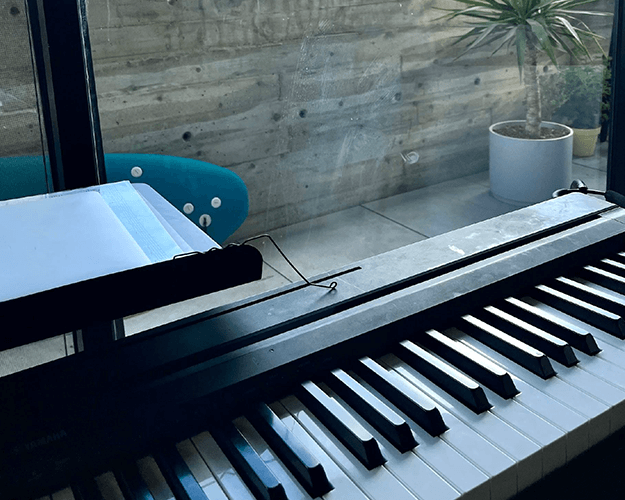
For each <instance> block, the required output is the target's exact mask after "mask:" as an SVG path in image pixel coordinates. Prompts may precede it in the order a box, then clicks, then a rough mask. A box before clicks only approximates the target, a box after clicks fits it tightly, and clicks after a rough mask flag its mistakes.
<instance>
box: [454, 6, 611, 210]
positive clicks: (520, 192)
mask: <svg viewBox="0 0 625 500" xmlns="http://www.w3.org/2000/svg"><path fill="white" fill-rule="evenodd" d="M456 1H458V2H460V3H462V4H464V5H463V6H462V7H460V8H454V9H443V10H445V11H447V14H446V15H445V16H444V17H445V18H447V19H450V20H451V19H455V18H458V17H463V18H467V19H468V21H467V24H469V25H470V26H471V29H470V30H469V31H468V32H467V33H465V34H464V35H462V36H461V37H460V38H459V39H458V40H457V41H456V42H455V43H459V42H462V41H465V40H467V41H470V43H469V45H468V46H467V51H469V50H473V49H477V48H479V47H483V46H485V45H487V44H491V43H494V42H496V46H495V49H494V51H493V52H492V54H495V53H497V52H498V51H499V50H501V49H502V48H506V49H510V48H512V47H515V49H516V58H517V65H518V68H519V76H520V78H521V80H522V81H523V83H524V86H525V96H526V106H527V110H526V118H525V121H520V120H517V121H513V122H502V123H496V124H493V125H491V127H490V129H489V130H490V162H489V172H490V183H491V193H492V194H493V195H494V196H495V197H496V198H498V199H501V200H503V201H506V202H509V203H514V204H521V205H523V204H530V203H535V202H538V201H542V200H545V199H547V198H549V197H550V196H551V193H552V192H553V191H554V190H556V189H558V188H561V187H566V186H567V185H568V184H569V183H570V178H571V162H572V148H573V131H572V130H571V129H570V128H569V127H567V126H565V125H561V124H557V123H552V122H542V120H541V99H540V86H539V77H538V75H539V73H538V64H539V56H540V54H541V53H544V54H546V55H547V56H548V57H549V59H550V60H551V61H552V62H553V63H554V64H555V65H556V66H557V60H556V52H558V51H560V52H564V53H568V54H569V55H570V56H571V57H572V58H576V55H577V54H578V53H582V54H585V55H586V56H587V57H589V58H590V57H591V56H590V52H589V50H588V47H587V46H586V43H587V42H588V41H592V42H595V43H596V44H597V46H598V47H599V48H600V49H601V46H600V45H599V42H598V40H599V39H600V38H601V37H600V36H599V35H598V34H596V33H594V32H593V31H592V30H590V28H589V27H588V26H587V25H586V24H585V23H584V22H583V21H581V20H580V19H579V18H578V16H581V15H591V16H606V15H610V14H609V13H604V12H592V11H584V10H577V9H578V8H579V7H580V6H582V5H584V4H588V3H593V2H595V1H596V0H456ZM461 55H462V54H461Z"/></svg>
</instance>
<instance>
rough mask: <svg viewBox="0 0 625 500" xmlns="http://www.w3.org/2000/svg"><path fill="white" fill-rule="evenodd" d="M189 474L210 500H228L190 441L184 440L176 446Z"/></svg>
mask: <svg viewBox="0 0 625 500" xmlns="http://www.w3.org/2000/svg"><path fill="white" fill-rule="evenodd" d="M176 448H178V452H179V453H180V456H181V457H182V459H183V460H184V461H185V462H186V464H187V466H188V467H189V470H190V471H191V474H193V477H194V478H195V480H196V481H197V482H198V484H199V485H200V488H202V491H203V492H204V493H205V494H206V497H207V498H209V499H210V500H228V497H227V496H226V494H225V493H224V491H223V490H222V489H221V486H220V485H219V483H218V482H217V479H215V476H213V473H212V472H211V471H210V469H209V468H208V466H207V465H206V463H205V462H204V460H203V459H202V457H201V456H200V454H199V452H198V451H197V449H196V447H195V446H194V445H193V443H192V442H191V440H189V439H186V440H184V441H182V442H180V443H178V444H177V445H176Z"/></svg>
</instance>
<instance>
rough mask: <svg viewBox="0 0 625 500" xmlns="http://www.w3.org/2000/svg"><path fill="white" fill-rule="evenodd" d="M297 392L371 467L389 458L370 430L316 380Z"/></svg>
mask: <svg viewBox="0 0 625 500" xmlns="http://www.w3.org/2000/svg"><path fill="white" fill-rule="evenodd" d="M295 395H296V396H297V397H299V399H300V400H301V401H302V403H304V405H306V407H307V408H308V409H309V410H310V411H311V412H312V413H313V414H314V415H315V416H316V417H317V418H318V419H319V420H320V421H321V423H322V424H323V425H325V426H326V427H327V428H328V430H329V431H330V432H331V433H332V434H334V436H335V437H336V438H337V439H338V440H339V441H341V442H342V443H343V444H344V445H345V446H346V447H347V449H348V450H349V451H350V452H351V453H353V455H354V456H355V457H356V458H357V459H358V460H359V461H360V463H362V464H363V465H364V466H365V467H366V468H367V469H369V470H372V469H375V468H376V467H379V466H380V465H382V464H383V463H385V462H386V458H384V456H383V455H382V452H381V451H380V446H379V445H378V442H377V441H376V440H375V438H374V437H373V436H372V435H371V434H370V433H369V431H367V430H366V429H365V428H364V427H363V426H362V425H360V424H359V423H358V421H357V420H356V419H355V418H354V417H353V416H352V415H350V414H349V412H348V411H347V410H346V409H345V408H343V407H342V406H341V405H340V404H339V403H338V402H337V401H336V400H334V399H332V398H331V397H330V396H328V395H327V394H326V393H325V392H324V391H323V390H322V389H321V388H320V387H318V386H317V385H316V384H315V383H314V382H310V381H308V382H304V383H303V384H301V385H300V387H299V389H298V390H297V391H296V393H295Z"/></svg>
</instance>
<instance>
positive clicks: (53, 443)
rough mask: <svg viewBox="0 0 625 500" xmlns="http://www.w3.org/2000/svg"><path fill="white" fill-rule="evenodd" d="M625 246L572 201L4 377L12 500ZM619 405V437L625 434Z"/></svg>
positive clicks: (145, 450) (232, 414) (615, 416)
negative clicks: (332, 284) (320, 285)
mask: <svg viewBox="0 0 625 500" xmlns="http://www.w3.org/2000/svg"><path fill="white" fill-rule="evenodd" d="M622 250H625V211H623V210H622V209H619V208H616V207H615V206H614V205H611V204H609V203H607V202H604V201H601V200H598V199H596V198H593V197H590V196H585V195H581V194H572V195H567V196H564V197H562V198H558V199H554V200H550V201H548V202H545V203H542V204H538V205H535V206H532V207H528V208H525V209H521V210H519V211H516V212H513V213H509V214H505V215H503V216H500V217H497V218H495V219H491V220H489V221H485V222H482V223H478V224H475V225H472V226H468V227H466V228H463V229H460V230H457V231H453V232H451V233H447V234H444V235H441V236H438V237H435V238H432V239H429V240H425V241H423V242H419V243H416V244H413V245H410V246H407V247H404V248H400V249H397V250H395V251H392V252H389V253H386V254H383V255H379V256H376V257H372V258H370V259H367V260H364V261H361V262H358V263H355V264H354V265H351V266H348V267H345V268H343V269H339V270H337V271H334V272H331V273H326V274H324V275H322V276H319V277H317V278H316V279H315V281H316V282H320V283H326V284H327V283H329V282H331V281H336V282H337V283H338V286H337V288H336V289H335V290H333V291H328V290H325V289H321V288H314V287H310V286H305V285H304V284H302V283H295V284H292V285H289V286H287V287H284V288H282V289H279V290H275V291H271V292H267V293H265V294H262V295H260V296H256V297H252V298H250V299H246V300H243V301H241V302H238V303H235V304H230V305H228V306H224V307H220V308H217V309H214V310H210V311H207V312H205V313H202V314H198V315H195V316H192V317H189V318H186V319H183V320H180V321H176V322H174V323H171V324H168V325H165V326H162V327H159V328H155V329H153V330H150V331H146V332H143V333H141V334H139V335H136V336H133V337H129V338H125V339H122V340H120V341H117V342H114V343H113V344H112V345H110V346H109V347H108V348H106V349H104V350H101V351H99V352H94V353H89V352H84V353H80V354H76V355H72V356H69V357H67V358H63V359H60V360H57V361H54V362H52V363H48V364H46V365H42V366H39V367H35V368H32V369H30V370H27V371H24V372H20V373H16V374H13V375H10V376H7V377H4V378H3V379H1V380H0V393H1V394H2V397H3V400H4V404H3V410H4V411H3V412H2V416H1V417H0V434H1V435H2V439H0V443H1V444H0V446H1V454H0V492H2V498H12V499H13V498H14V499H22V498H33V497H36V496H37V495H43V494H48V493H50V492H51V491H54V490H55V489H58V488H61V487H64V486H67V485H69V484H72V482H74V481H76V480H77V479H78V478H81V477H85V476H95V475H97V474H99V473H101V472H102V471H105V470H109V468H111V467H112V465H111V464H114V463H118V462H124V461H129V460H133V459H136V458H137V457H140V456H143V455H145V454H149V453H150V452H151V451H152V450H155V449H159V447H161V446H163V445H167V444H171V443H175V442H178V441H180V440H183V439H186V438H189V437H190V436H193V435H195V434H197V433H199V432H201V431H202V430H204V429H206V428H221V426H222V425H223V423H224V422H228V421H230V420H232V419H234V418H236V417H237V416H238V415H241V414H244V413H245V412H246V411H247V410H248V409H249V408H250V405H252V404H255V403H262V402H271V401H274V400H277V399H280V398H282V397H284V396H287V395H289V394H291V393H292V392H293V391H294V387H299V386H300V384H301V383H302V382H304V381H307V380H309V379H313V380H317V379H323V377H324V376H325V374H328V373H330V372H331V371H332V370H334V369H337V368H345V369H346V370H347V369H351V367H352V366H353V364H354V363H357V362H358V360H359V359H360V358H362V357H365V356H366V357H368V358H375V357H376V356H381V355H384V354H385V353H387V352H390V351H393V348H394V346H395V345H396V344H397V343H398V342H400V341H403V340H405V339H416V340H417V341H418V339H419V336H420V335H422V332H425V331H426V330H429V329H436V330H437V331H441V330H443V329H445V328H448V327H453V326H454V325H455V324H456V322H457V320H458V319H459V318H462V317H463V315H467V314H471V313H472V312H473V311H476V310H481V309H482V308H484V307H485V306H488V305H489V304H492V303H494V302H497V301H500V300H501V299H503V298H505V297H508V296H516V295H518V294H523V293H524V291H525V290H530V289H533V287H535V286H536V285H539V284H541V283H545V282H546V281H547V280H550V279H553V278H556V277H559V276H562V275H566V274H567V273H569V272H571V271H572V270H575V269H577V268H579V267H580V266H583V265H585V264H586V263H592V262H595V261H597V260H599V259H602V258H604V257H606V256H610V255H613V254H617V253H618V252H621V251H622ZM615 324H616V325H617V326H616V327H615V328H617V329H618V328H619V326H618V325H619V324H618V322H617V323H615ZM616 333H618V332H616ZM623 333H624V334H625V331H624V332H623ZM623 366H624V367H625V360H624V361H623ZM298 390H299V389H298ZM616 406H619V405H615V407H616ZM622 406H623V405H620V406H619V408H618V411H617V409H615V410H614V411H613V412H612V413H611V417H610V418H611V419H612V420H613V421H611V423H610V426H611V427H610V432H615V431H616V430H618V427H619V426H622V425H624V424H625V412H624V411H622ZM619 419H622V421H621V420H619ZM417 449H418V447H417ZM581 451H583V450H581ZM569 455H570V453H569ZM572 458H573V456H567V457H564V459H563V460H564V462H566V461H568V460H570V459H572ZM515 491H516V490H515Z"/></svg>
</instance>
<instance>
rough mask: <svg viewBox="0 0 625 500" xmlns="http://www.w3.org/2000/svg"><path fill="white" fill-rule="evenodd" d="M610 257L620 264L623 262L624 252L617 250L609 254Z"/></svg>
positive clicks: (624, 259) (624, 262) (624, 261)
mask: <svg viewBox="0 0 625 500" xmlns="http://www.w3.org/2000/svg"><path fill="white" fill-rule="evenodd" d="M610 259H612V260H614V261H616V262H619V263H620V264H625V252H618V253H615V254H613V255H610Z"/></svg>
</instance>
